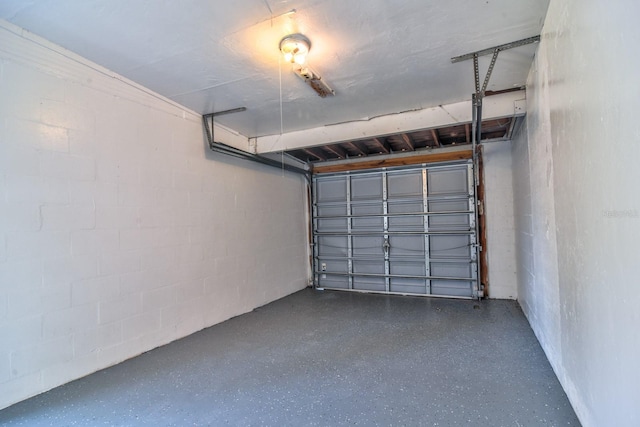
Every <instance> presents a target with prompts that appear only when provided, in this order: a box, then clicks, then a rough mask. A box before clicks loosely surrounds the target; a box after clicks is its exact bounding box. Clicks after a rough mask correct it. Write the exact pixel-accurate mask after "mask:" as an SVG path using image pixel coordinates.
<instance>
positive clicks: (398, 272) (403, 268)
mask: <svg viewBox="0 0 640 427" xmlns="http://www.w3.org/2000/svg"><path fill="white" fill-rule="evenodd" d="M389 271H390V273H391V274H392V275H395V276H424V273H425V262H424V260H422V261H394V262H392V263H391V267H390V269H389ZM423 282H424V280H423Z"/></svg>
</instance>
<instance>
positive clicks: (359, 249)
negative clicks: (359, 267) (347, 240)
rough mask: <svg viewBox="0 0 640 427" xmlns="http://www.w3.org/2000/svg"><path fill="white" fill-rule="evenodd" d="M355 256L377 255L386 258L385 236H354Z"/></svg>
mask: <svg viewBox="0 0 640 427" xmlns="http://www.w3.org/2000/svg"><path fill="white" fill-rule="evenodd" d="M352 239H353V256H354V258H358V257H366V256H376V257H379V258H383V259H384V250H383V247H382V245H383V244H384V238H383V237H382V236H353V237H352Z"/></svg>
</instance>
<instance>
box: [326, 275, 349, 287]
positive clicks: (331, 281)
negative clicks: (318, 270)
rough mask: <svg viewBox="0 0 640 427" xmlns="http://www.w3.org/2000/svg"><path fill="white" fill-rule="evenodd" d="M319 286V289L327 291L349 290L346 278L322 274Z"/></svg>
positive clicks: (347, 278)
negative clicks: (326, 289)
mask: <svg viewBox="0 0 640 427" xmlns="http://www.w3.org/2000/svg"><path fill="white" fill-rule="evenodd" d="M319 284H320V285H321V287H324V288H329V289H345V290H347V289H350V284H349V277H348V276H338V275H331V274H324V275H321V281H320V282H319Z"/></svg>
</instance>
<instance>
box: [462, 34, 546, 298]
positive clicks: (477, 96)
mask: <svg viewBox="0 0 640 427" xmlns="http://www.w3.org/2000/svg"><path fill="white" fill-rule="evenodd" d="M539 41H540V36H534V37H529V38H526V39H522V40H518V41H515V42H511V43H506V44H501V45H498V46H494V47H490V48H488V49H482V50H479V51H476V52H471V53H467V54H465V55H460V56H456V57H453V58H451V62H452V63H456V62H460V61H464V60H467V59H473V77H474V82H475V93H474V94H473V95H472V96H471V99H472V107H471V108H472V138H471V143H472V148H471V150H472V156H473V186H474V192H475V196H474V197H475V202H476V206H475V209H474V216H475V224H474V226H475V235H476V240H477V239H479V236H480V233H479V232H480V230H479V218H478V187H479V185H480V182H479V179H480V177H479V175H478V146H479V145H480V143H481V141H482V99H483V98H484V94H485V92H486V90H487V87H488V85H489V79H490V78H491V73H492V72H493V68H494V67H495V65H496V61H497V60H498V54H499V53H500V52H501V51H503V50H507V49H512V48H514V47H518V46H524V45H527V44H531V43H537V42H539ZM489 54H492V56H491V62H490V63H489V68H488V70H487V74H486V76H485V77H484V81H483V82H482V87H480V70H479V66H478V57H480V56H483V55H489ZM478 243H479V242H477V241H476V244H478ZM478 262H479V261H478ZM480 282H481V281H480V280H478V281H477V282H476V283H477V286H478V287H477V289H476V296H477V297H478V299H479V298H482V297H483V294H484V290H483V289H482V288H481V286H482V284H481V283H480Z"/></svg>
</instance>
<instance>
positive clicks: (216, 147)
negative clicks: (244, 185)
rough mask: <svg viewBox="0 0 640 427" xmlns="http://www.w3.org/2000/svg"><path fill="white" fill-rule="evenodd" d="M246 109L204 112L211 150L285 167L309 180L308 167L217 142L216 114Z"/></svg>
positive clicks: (203, 117)
mask: <svg viewBox="0 0 640 427" xmlns="http://www.w3.org/2000/svg"><path fill="white" fill-rule="evenodd" d="M246 110H247V108H246V107H240V108H234V109H232V110H225V111H219V112H217V113H211V114H204V115H203V116H202V122H203V124H204V129H205V131H206V132H207V140H208V142H209V148H210V149H211V151H214V152H216V153H221V154H225V155H228V156H232V157H237V158H240V159H244V160H250V161H252V162H255V163H261V164H263V165H267V166H272V167H275V168H278V169H285V170H288V171H290V172H295V173H299V174H302V175H304V176H305V177H307V180H309V179H310V178H309V176H310V171H308V170H306V169H302V168H299V167H296V166H293V165H290V164H287V163H281V162H277V161H275V160H272V159H269V158H267V157H264V156H259V155H257V154H251V153H248V152H246V151H243V150H239V149H237V148H235V147H231V146H230V145H227V144H223V143H222V142H216V140H215V136H214V123H213V118H214V117H216V116H222V115H224V114H231V113H239V112H242V111H246Z"/></svg>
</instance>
